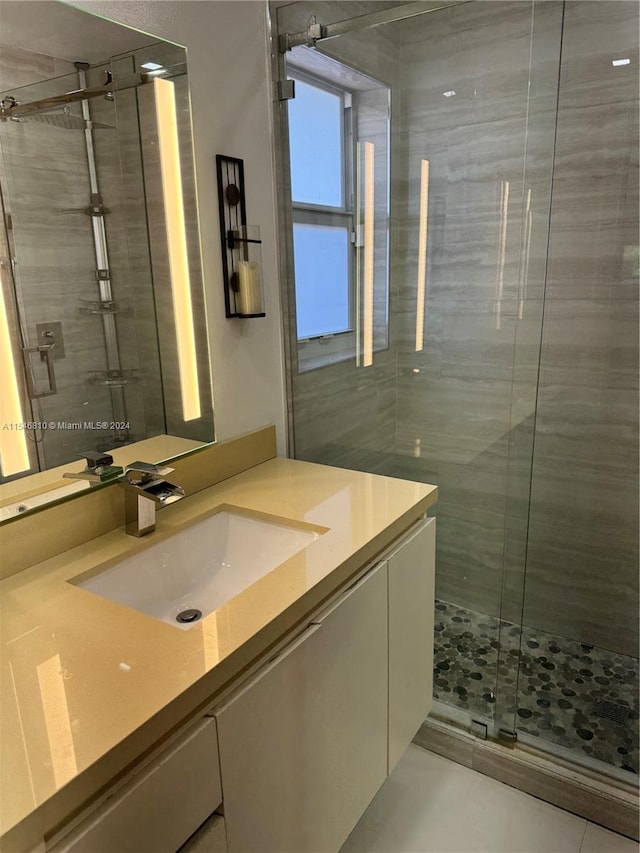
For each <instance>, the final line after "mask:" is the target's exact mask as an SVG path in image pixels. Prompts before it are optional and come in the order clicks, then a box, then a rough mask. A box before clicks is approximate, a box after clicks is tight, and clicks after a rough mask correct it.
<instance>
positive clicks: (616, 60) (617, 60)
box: [611, 59, 631, 65]
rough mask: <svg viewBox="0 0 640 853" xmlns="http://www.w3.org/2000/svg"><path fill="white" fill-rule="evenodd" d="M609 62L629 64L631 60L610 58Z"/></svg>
mask: <svg viewBox="0 0 640 853" xmlns="http://www.w3.org/2000/svg"><path fill="white" fill-rule="evenodd" d="M611 64H612V65H631V60H630V59H612V60H611Z"/></svg>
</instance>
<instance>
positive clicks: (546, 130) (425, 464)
mask: <svg viewBox="0 0 640 853" xmlns="http://www.w3.org/2000/svg"><path fill="white" fill-rule="evenodd" d="M560 13H561V9H560V8H559V5H558V4H545V5H544V7H543V8H541V9H540V10H539V11H538V12H537V17H536V19H535V20H534V21H533V33H534V37H533V39H532V17H531V7H530V5H529V4H520V3H491V2H489V3H481V4H477V3H470V4H464V5H462V6H460V7H457V8H453V9H449V10H444V11H443V12H440V13H437V14H434V15H433V16H427V17H426V18H425V20H424V22H422V21H420V22H419V23H416V22H413V23H412V24H411V25H409V23H408V22H406V23H403V24H402V25H398V31H399V37H400V38H401V39H402V42H403V44H402V48H401V75H402V76H401V85H402V101H403V105H402V106H403V141H404V146H405V147H404V163H405V168H406V171H405V175H404V176H403V177H404V180H405V181H406V190H405V192H406V197H407V204H406V208H405V209H406V216H405V218H404V220H403V222H402V225H401V229H402V237H401V240H402V248H403V251H402V252H401V253H400V256H401V258H402V259H403V261H402V272H401V285H400V292H399V300H398V311H399V314H400V318H401V323H400V328H399V334H398V338H397V348H398V396H397V401H398V402H397V441H396V453H397V455H398V456H404V457H407V462H406V463H405V464H404V465H403V466H402V469H403V471H408V472H410V471H411V469H412V468H416V459H417V458H419V460H420V466H421V467H422V468H423V472H421V476H428V477H429V478H430V479H431V480H432V481H435V482H437V484H438V486H439V489H440V499H439V502H438V508H437V513H438V516H439V518H440V523H439V535H438V539H439V542H438V556H437V566H438V570H437V576H436V585H437V589H438V595H441V596H442V597H444V598H447V597H448V600H451V601H456V602H461V603H465V605H466V606H469V607H476V608H478V609H479V610H482V611H483V612H486V613H488V614H491V615H498V613H499V612H500V604H501V598H502V589H503V565H504V559H505V529H506V518H507V516H506V511H507V508H508V507H509V509H510V512H511V515H510V522H511V528H512V530H511V539H512V540H513V545H512V549H513V550H512V555H511V556H512V559H513V560H515V559H516V558H517V559H518V564H517V565H518V572H517V573H514V577H513V587H514V592H515V588H516V587H517V581H516V578H518V579H521V577H522V572H523V556H524V555H523V553H522V548H521V547H520V548H519V549H516V545H515V543H516V541H517V536H518V533H519V532H520V530H521V529H522V525H523V523H526V514H524V517H523V514H522V513H523V509H526V501H525V502H524V506H523V500H522V499H523V497H524V496H525V495H526V490H523V488H522V487H523V485H524V484H523V482H522V476H523V474H526V466H525V467H524V468H523V467H522V466H521V467H520V469H518V468H517V467H516V466H515V465H514V447H515V446H516V442H517V446H518V448H519V451H520V454H521V456H522V457H523V458H524V459H526V448H527V446H528V447H529V450H530V441H531V431H530V428H529V429H527V427H528V426H529V425H530V423H531V420H532V415H533V412H534V407H535V379H536V376H535V371H534V372H532V371H531V370H529V371H526V370H525V367H526V366H527V365H530V364H531V363H532V362H531V359H532V356H535V355H537V349H536V348H535V320H536V319H537V320H538V322H539V310H538V308H537V306H535V305H533V303H532V302H531V299H532V294H535V293H537V294H538V295H539V293H540V290H541V288H542V286H543V283H544V278H543V275H544V266H543V265H540V264H538V265H536V264H535V263H530V265H529V270H528V277H527V279H526V284H527V293H526V298H525V294H524V293H523V288H524V280H523V270H522V263H521V261H522V240H523V233H524V227H525V223H526V212H527V200H528V199H530V198H532V199H533V203H534V204H535V205H536V213H538V211H541V212H544V204H545V202H546V204H547V214H548V193H549V186H550V178H551V154H552V151H553V122H549V121H548V120H547V114H548V113H549V112H550V111H552V110H553V108H554V103H553V98H552V97H551V98H550V97H549V94H548V93H549V91H552V92H553V91H554V87H553V85H551V86H549V85H548V84H549V83H550V82H551V83H552V84H553V82H554V78H553V74H554V71H555V73H556V75H557V67H558V44H559V32H560V29H559V27H560ZM554 34H555V41H554V40H553V37H554ZM543 36H545V37H546V38H545V39H544V44H543ZM530 68H531V71H532V73H533V78H534V81H535V83H536V84H537V85H536V86H534V88H533V89H532V90H530V89H529V76H530ZM556 83H557V76H556ZM556 88H557V87H556ZM445 93H447V94H445ZM452 93H453V94H452ZM534 127H535V134H534V132H533V131H534ZM421 159H427V160H428V161H429V164H430V167H429V174H430V181H429V229H428V260H427V277H426V306H425V334H424V348H423V349H422V350H421V351H416V342H415V329H416V294H417V274H418V264H417V255H418V203H419V185H420V179H419V168H420V160H421ZM529 190H531V196H529ZM507 192H508V196H507ZM531 204H532V202H531V201H530V202H529V207H530V208H531ZM547 222H548V215H547V217H546V219H545V218H544V217H543V216H542V215H538V216H537V218H536V219H535V221H534V222H533V227H532V240H534V239H535V240H536V241H537V242H536V243H534V245H535V246H536V247H537V246H538V245H539V244H540V245H541V246H543V247H544V248H546V242H545V239H546V233H547V227H546V223H547ZM523 324H524V326H525V329H528V330H529V333H530V334H529V336H528V337H527V335H525V334H524V329H523V328H522V326H523ZM532 338H533V340H532ZM516 367H518V368H519V370H520V374H519V377H518V378H519V380H520V381H519V386H518V388H517V390H516V389H515V388H514V380H515V379H516V373H515V368H516ZM527 439H528V440H527ZM410 460H411V461H410ZM518 495H519V499H518V497H517V496H518ZM516 506H517V507H518V512H516V511H515V508H516ZM518 513H519V514H518ZM525 529H526V528H525Z"/></svg>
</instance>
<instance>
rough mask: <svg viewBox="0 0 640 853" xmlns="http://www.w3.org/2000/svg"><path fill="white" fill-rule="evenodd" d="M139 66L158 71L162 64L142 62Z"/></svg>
mask: <svg viewBox="0 0 640 853" xmlns="http://www.w3.org/2000/svg"><path fill="white" fill-rule="evenodd" d="M140 68H146V69H147V71H160V69H161V68H164V66H163V65H158V63H157V62H143V63H142V65H141V66H140Z"/></svg>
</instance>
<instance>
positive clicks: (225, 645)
mask: <svg viewBox="0 0 640 853" xmlns="http://www.w3.org/2000/svg"><path fill="white" fill-rule="evenodd" d="M436 492H437V490H436V488H435V486H429V485H424V484H420V483H412V482H407V481H404V480H397V479H391V478H387V477H380V476H376V475H371V474H364V473H360V472H356V471H348V470H343V469H338V468H329V467H326V466H321V465H313V464H310V463H306V462H298V461H294V460H288V459H272V460H270V461H268V462H265V463H263V464H261V465H258V466H257V467H255V468H252V469H250V470H248V471H245V472H244V473H242V474H239V475H237V476H235V477H232V478H231V479H228V480H225V481H223V482H221V483H219V484H218V485H215V486H212V487H211V488H208V489H206V490H204V491H202V492H198V493H197V494H194V495H192V496H191V497H189V498H188V499H186V500H183V501H180V502H179V503H177V504H174V505H173V506H170V507H167V508H166V509H164V510H162V512H161V513H160V514H159V515H158V524H157V530H156V533H154V534H151V536H149V537H147V538H146V539H141V540H137V539H135V538H133V537H131V536H127V535H126V534H125V533H124V530H123V528H118V529H117V530H113V531H112V532H110V533H107V534H106V535H104V536H101V537H100V538H98V539H94V540H91V541H90V542H87V543H85V544H83V545H79V546H78V547H76V548H73V549H72V550H70V551H66V552H64V553H62V554H59V555H58V556H56V557H53V558H51V559H49V560H46V561H45V562H43V563H40V564H39V565H36V566H33V567H31V568H29V569H25V570H24V571H21V572H19V573H18V574H16V575H13V576H11V577H9V578H7V579H5V580H4V581H2V582H1V583H0V617H1V635H0V644H1V645H0V648H1V650H2V657H1V660H0V664H1V672H2V681H1V694H0V701H1V707H0V714H1V726H0V747H1V750H2V752H1V776H0V837H1V838H2V848H3V850H4V849H6V850H21V849H22V850H24V849H26V848H27V847H28V845H30V844H35V843H36V842H37V841H38V839H40V838H42V837H44V836H47V835H49V834H51V832H52V831H53V830H54V829H55V828H56V826H57V825H58V824H59V823H60V822H61V821H63V820H64V819H65V818H66V817H67V816H68V815H70V814H72V813H73V812H74V811H75V810H77V809H78V808H79V807H80V806H82V804H83V803H85V802H86V801H87V800H89V799H90V798H91V797H93V796H95V795H96V794H97V793H98V792H99V791H100V789H101V788H102V787H104V786H105V785H106V784H107V783H108V782H109V781H110V780H111V779H113V778H114V777H116V776H117V775H118V774H119V773H122V771H123V770H124V769H125V768H126V767H127V765H128V764H130V763H131V762H132V761H133V760H135V759H136V758H138V757H139V756H141V755H142V754H143V753H144V752H145V751H147V750H149V749H150V748H151V747H153V745H154V744H156V743H157V742H158V741H159V740H160V739H161V738H162V737H163V736H164V735H166V734H167V733H168V732H169V731H171V729H172V728H175V727H176V726H178V725H179V724H180V723H182V722H184V721H185V720H186V719H188V718H189V716H191V715H193V714H195V713H196V712H197V711H198V710H199V709H201V708H204V707H206V705H207V703H208V702H210V701H211V698H212V697H213V696H215V694H216V693H218V692H220V690H221V689H222V688H223V687H224V686H225V685H226V684H228V683H229V682H230V681H231V680H232V679H233V678H235V677H237V676H238V674H239V673H241V672H242V670H243V669H245V668H246V667H247V666H248V665H249V664H250V663H251V662H252V661H253V660H255V658H256V657H258V656H259V655H260V654H261V653H263V652H264V651H265V650H266V649H267V648H268V647H269V646H270V645H273V644H274V643H275V642H277V641H278V640H279V639H280V638H281V637H282V636H283V635H284V634H285V633H286V632H287V631H290V630H291V629H293V628H295V627H296V625H297V624H299V623H301V622H302V621H303V620H304V618H305V616H306V615H307V614H308V613H309V612H310V611H312V610H313V609H314V608H316V607H318V606H319V605H320V604H321V603H322V602H323V601H324V600H325V599H326V598H327V597H328V596H329V595H331V593H332V592H333V591H335V589H337V588H338V587H339V586H340V585H341V584H342V583H344V582H345V581H347V580H348V579H349V577H350V576H351V575H352V574H354V572H356V571H357V570H358V569H359V568H361V567H362V566H363V565H364V564H365V563H366V562H368V561H369V560H371V559H373V558H374V557H375V556H376V554H378V553H380V551H382V550H383V549H384V548H385V547H386V546H387V545H389V544H390V543H391V542H392V541H393V539H395V538H396V537H397V536H398V535H400V534H401V533H402V532H403V531H404V530H406V529H407V528H408V527H409V526H410V525H411V524H412V523H413V522H414V521H415V520H417V519H418V518H419V517H420V516H421V515H423V514H424V513H425V512H426V511H427V510H428V509H429V507H430V506H432V505H433V504H434V503H435V501H436ZM221 504H226V505H228V506H231V507H233V506H237V507H240V508H243V509H245V510H249V511H252V510H253V511H255V512H262V513H268V514H271V515H275V516H278V517H280V518H283V519H291V520H294V521H299V522H307V523H310V524H313V525H318V526H320V527H325V528H328V530H327V532H326V533H324V534H323V535H322V536H320V537H319V538H318V539H317V540H316V541H315V542H313V543H312V544H311V545H309V546H308V547H307V548H306V549H305V550H303V551H301V552H299V553H298V554H296V555H294V556H293V557H292V558H290V559H289V560H287V561H286V562H285V563H283V564H282V565H280V566H279V567H278V568H277V569H275V570H274V571H272V572H270V573H269V574H268V575H266V576H265V577H263V578H262V579H261V580H259V581H258V582H257V583H255V584H254V585H253V586H251V587H250V588H249V589H247V590H245V592H243V593H241V594H240V595H238V596H236V597H235V598H233V599H232V600H231V601H229V602H228V603H227V604H225V605H224V606H223V607H221V608H219V609H218V610H216V611H214V612H213V613H212V614H211V615H209V616H207V617H206V618H203V620H202V621H201V622H199V623H198V624H197V625H194V626H193V627H192V628H191V629H190V630H188V631H184V630H181V629H180V628H177V627H173V626H172V625H168V624H165V623H163V622H161V621H159V620H156V619H153V618H151V617H149V616H145V615H144V614H142V613H139V612H137V611H135V610H131V609H129V608H127V607H124V606H122V605H120V604H116V603H113V602H111V601H108V600H107V599H104V598H101V597H99V596H97V595H94V594H93V593H91V592H88V591H86V590H83V589H81V588H79V587H77V586H74V585H72V584H70V583H68V582H67V581H68V580H70V579H72V578H75V577H76V576H77V575H79V574H81V573H83V572H85V571H87V570H89V569H91V568H92V567H94V566H97V565H99V564H102V563H103V562H106V561H109V560H113V559H114V558H115V559H117V558H118V557H119V556H124V555H127V554H129V553H130V552H131V551H133V550H136V549H143V548H145V547H148V546H149V545H151V544H153V541H154V537H159V536H163V535H167V534H170V533H172V532H175V531H176V530H177V529H179V528H181V527H182V526H183V525H185V524H189V523H190V522H192V521H194V520H196V519H198V518H200V517H202V516H203V515H207V514H209V513H211V512H213V511H215V510H216V508H217V507H219V506H220V505H221ZM69 508H70V509H69V511H70V512H72V511H73V504H69ZM155 541H157V539H155Z"/></svg>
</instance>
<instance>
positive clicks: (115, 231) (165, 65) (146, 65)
mask: <svg viewBox="0 0 640 853" xmlns="http://www.w3.org/2000/svg"><path fill="white" fill-rule="evenodd" d="M0 21H1V22H2V27H1V30H0V32H1V33H2V35H0V40H1V42H2V43H0V101H1V104H0V145H1V153H2V157H1V162H0V191H1V201H2V212H3V227H2V228H1V229H0V272H1V279H2V282H1V283H2V287H1V291H0V294H1V298H0V383H1V386H2V393H1V395H0V483H1V484H2V485H0V520H3V519H6V518H11V517H14V516H15V515H16V514H19V513H20V512H24V511H28V510H29V509H31V508H33V507H35V506H36V505H41V504H42V503H43V502H47V501H48V500H50V499H51V500H56V499H58V498H60V497H64V496H67V495H68V494H71V493H72V492H73V491H74V490H79V489H83V488H87V487H89V486H91V485H92V483H96V482H100V481H101V480H100V477H97V478H96V477H95V476H94V477H92V478H90V479H84V478H83V477H82V475H83V474H84V473H85V468H86V467H91V463H86V462H85V461H84V457H86V456H91V455H92V454H93V455H94V457H95V455H96V454H105V453H106V454H108V455H110V456H112V457H113V459H114V463H113V464H114V466H122V465H126V464H127V463H128V462H131V461H133V460H135V459H144V460H145V461H148V462H159V461H163V460H166V459H168V458H173V457H175V456H176V455H179V454H181V453H183V452H186V451H190V450H192V449H194V448H196V447H199V446H201V445H202V443H204V442H210V441H212V440H213V412H212V397H211V378H210V369H209V355H208V347H207V332H206V324H205V312H204V296H203V286H202V275H201V267H200V244H199V233H198V218H197V206H196V193H195V175H194V165H193V153H192V137H191V114H190V104H189V89H188V77H187V64H186V52H185V50H184V49H183V48H181V47H178V46H176V45H173V44H169V43H166V42H157V41H154V40H153V39H152V38H151V37H150V36H146V35H144V34H142V33H139V32H137V31H134V30H130V29H128V28H126V27H122V26H121V25H119V24H114V23H112V22H109V21H104V20H102V19H100V18H96V17H94V16H92V15H89V14H88V13H85V12H82V11H80V10H78V9H74V8H71V7H68V6H64V5H63V4H62V3H52V2H32V3H29V4H22V3H14V2H6V0H3V2H0ZM33 45H37V47H38V50H37V52H36V51H34V50H33V47H32V46H33ZM113 473H114V471H113V470H111V471H109V470H108V471H107V474H113ZM115 473H117V470H116V471H115ZM65 475H66V477H65ZM69 475H71V476H72V477H73V479H68V477H69ZM102 479H103V480H104V479H107V476H105V477H103V478H102ZM43 493H44V494H43Z"/></svg>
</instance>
